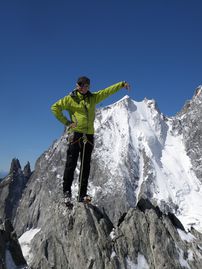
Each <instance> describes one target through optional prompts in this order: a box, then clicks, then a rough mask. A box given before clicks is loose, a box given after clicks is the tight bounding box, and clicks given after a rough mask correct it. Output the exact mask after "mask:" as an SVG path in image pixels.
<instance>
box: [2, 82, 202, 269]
mask: <svg viewBox="0 0 202 269" xmlns="http://www.w3.org/2000/svg"><path fill="white" fill-rule="evenodd" d="M201 112H202V88H201V87H198V88H197V89H196V92H195V93H194V96H193V98H192V99H191V100H190V101H188V102H187V103H186V104H185V106H184V107H183V108H182V110H181V111H180V112H179V113H178V114H177V115H176V116H174V117H166V116H165V115H163V114H162V113H161V112H160V111H159V109H158V106H157V104H156V102H155V101H154V100H148V99H146V98H145V99H144V100H143V101H142V102H136V101H134V100H132V99H131V98H130V97H128V96H126V97H124V98H123V99H121V100H120V101H118V102H117V103H115V104H113V105H110V106H107V107H105V108H102V109H100V110H98V111H97V113H96V121H95V130H96V134H95V145H94V152H93V155H92V165H91V174H90V178H89V194H90V195H91V196H92V197H93V200H92V204H90V205H85V204H82V203H78V202H77V201H76V200H77V199H76V198H77V193H78V172H79V165H80V164H79V163H78V167H77V169H76V172H75V180H74V185H73V189H72V192H73V204H74V206H73V209H72V210H69V209H67V208H66V206H65V205H64V204H63V201H62V177H63V171H64V166H65V161H66V150H67V147H68V142H67V134H66V132H65V133H64V134H63V135H62V136H61V137H60V138H59V139H58V140H57V141H55V142H54V143H53V145H52V146H51V147H50V148H49V149H48V150H47V151H45V152H44V153H43V154H42V155H41V156H40V157H39V159H38V160H37V162H36V165H35V170H34V172H33V173H32V172H31V171H30V167H29V166H28V167H26V168H25V169H24V170H23V171H22V170H21V167H20V164H19V161H17V160H15V161H14V163H13V164H12V165H11V168H12V169H11V171H12V172H10V173H9V175H8V176H7V177H5V178H4V179H3V181H1V182H0V214H1V215H0V218H1V219H2V223H3V222H5V220H6V219H10V220H11V222H12V224H13V226H14V229H15V232H16V233H17V235H18V239H19V243H20V245H21V248H22V252H23V255H24V258H25V259H26V262H27V264H28V265H29V266H30V268H31V269H108V268H109V269H163V268H168V269H175V268H176V269H178V268H183V269H184V268H190V269H197V268H198V269H201V268H202V236H201V234H200V231H202V214H201V212H202V211H201V209H202V202H201V201H202V187H201V184H202V178H201V169H200V167H202V158H201V141H202V139H201V137H202V129H201V126H202V125H201ZM2 231H4V229H3V228H2ZM2 233H3V232H2ZM2 242H6V243H2V244H1V246H0V247H1V259H2V262H1V263H2V264H4V265H2V266H4V267H2V268H3V269H8V268H9V269H17V268H19V267H18V265H17V264H16V263H15V262H14V263H13V265H12V266H13V267H9V265H8V261H6V260H5V257H6V255H5V253H6V251H7V249H8V241H5V240H4V241H2ZM2 245H3V246H4V247H2ZM5 246H6V247H5ZM16 251H17V250H16ZM14 252H15V251H14ZM14 252H9V253H11V256H12V253H14ZM13 261H15V259H13ZM0 268H1V267H0Z"/></svg>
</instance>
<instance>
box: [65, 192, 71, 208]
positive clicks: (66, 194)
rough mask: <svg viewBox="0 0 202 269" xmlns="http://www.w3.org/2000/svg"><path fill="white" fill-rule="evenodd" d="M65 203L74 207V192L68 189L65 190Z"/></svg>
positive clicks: (69, 206)
mask: <svg viewBox="0 0 202 269" xmlns="http://www.w3.org/2000/svg"><path fill="white" fill-rule="evenodd" d="M64 203H65V205H66V206H67V207H68V208H72V207H73V203H72V194H71V192H70V191H66V192H64Z"/></svg>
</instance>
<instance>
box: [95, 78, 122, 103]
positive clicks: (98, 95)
mask: <svg viewBox="0 0 202 269" xmlns="http://www.w3.org/2000/svg"><path fill="white" fill-rule="evenodd" d="M124 83H125V82H124V81H121V82H118V83H116V84H114V85H112V86H109V87H108V88H106V89H103V90H100V91H98V92H95V93H94V96H95V97H94V98H95V103H96V104H98V103H100V102H102V101H103V100H104V99H106V98H107V97H109V96H110V95H112V94H114V93H116V92H118V91H119V90H120V89H121V88H123V86H124Z"/></svg>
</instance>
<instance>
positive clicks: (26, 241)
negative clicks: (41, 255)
mask: <svg viewBox="0 0 202 269" xmlns="http://www.w3.org/2000/svg"><path fill="white" fill-rule="evenodd" d="M40 230H41V229H38V228H36V229H30V230H29V231H26V232H25V233H24V234H23V235H21V237H20V238H19V243H20V245H21V248H22V252H23V256H24V257H25V259H26V261H27V262H28V264H30V263H31V261H32V258H33V256H32V253H31V252H30V248H31V241H32V239H33V238H34V236H35V235H36V234H37V233H38V232H39V231H40Z"/></svg>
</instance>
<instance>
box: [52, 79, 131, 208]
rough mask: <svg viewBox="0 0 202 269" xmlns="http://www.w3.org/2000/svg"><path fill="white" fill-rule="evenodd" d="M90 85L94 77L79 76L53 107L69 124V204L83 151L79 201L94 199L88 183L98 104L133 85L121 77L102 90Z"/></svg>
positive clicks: (65, 184)
mask: <svg viewBox="0 0 202 269" xmlns="http://www.w3.org/2000/svg"><path fill="white" fill-rule="evenodd" d="M89 88H90V79H89V78H87V77H80V78H79V79H78V80H77V83H76V88H75V89H74V90H73V91H72V92H71V93H70V94H69V95H67V96H65V97H64V98H62V99H60V100H59V101H57V102H56V103H55V104H53V105H52V107H51V110H52V112H53V114H54V115H55V117H56V118H57V119H58V120H59V121H60V122H62V123H63V124H64V125H65V126H68V130H69V147H68V150H67V159H66V166H65V171H64V176H63V193H64V199H65V203H66V204H67V205H68V204H70V203H71V196H72V193H71V186H72V182H73V179H74V171H75V169H76V165H77V160H78V157H79V153H80V160H81V166H80V175H79V194H78V201H79V202H90V200H91V197H90V196H89V195H88V194H87V187H88V178H89V174H90V161H91V154H92V150H93V145H94V120H95V107H96V105H97V104H98V103H100V102H102V101H103V100H104V99H106V98H107V97H108V96H110V95H112V94H114V93H116V92H117V91H118V90H120V89H121V88H126V89H128V90H129V88H130V86H129V84H128V83H127V82H125V81H121V82H119V83H116V84H114V85H112V86H110V87H108V88H105V89H103V90H100V91H98V92H90V91H89ZM64 110H67V111H68V112H69V116H70V120H68V119H67V118H66V116H65V115H64V114H63V111H64Z"/></svg>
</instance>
